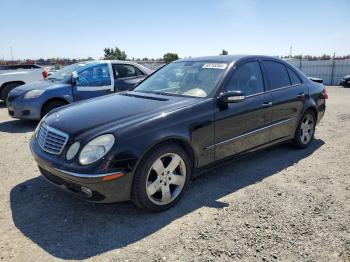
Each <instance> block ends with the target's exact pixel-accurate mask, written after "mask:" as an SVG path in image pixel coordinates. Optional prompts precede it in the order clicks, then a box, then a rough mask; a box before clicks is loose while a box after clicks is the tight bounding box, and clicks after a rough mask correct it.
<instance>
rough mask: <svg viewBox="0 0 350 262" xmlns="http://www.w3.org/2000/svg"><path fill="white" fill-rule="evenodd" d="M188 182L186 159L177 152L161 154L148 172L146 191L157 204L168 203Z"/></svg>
mask: <svg viewBox="0 0 350 262" xmlns="http://www.w3.org/2000/svg"><path fill="white" fill-rule="evenodd" d="M185 182H186V165H185V161H184V160H183V159H182V158H181V157H180V156H179V155H178V154H175V153H168V154H164V155H162V156H160V157H159V158H157V160H156V161H155V162H154V163H153V164H152V166H151V168H150V170H149V171H148V174H147V179H146V192H147V196H148V198H149V199H150V200H151V201H152V202H153V203H154V204H156V205H166V204H169V203H171V202H172V201H174V200H175V199H176V198H177V197H178V196H179V195H180V193H181V191H182V190H183V188H184V185H185Z"/></svg>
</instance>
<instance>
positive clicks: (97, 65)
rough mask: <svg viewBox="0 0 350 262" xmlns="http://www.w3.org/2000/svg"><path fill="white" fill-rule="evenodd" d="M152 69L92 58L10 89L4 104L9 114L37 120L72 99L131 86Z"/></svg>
mask: <svg viewBox="0 0 350 262" xmlns="http://www.w3.org/2000/svg"><path fill="white" fill-rule="evenodd" d="M151 72H152V70H150V69H148V68H146V67H144V66H142V65H139V64H136V63H132V62H128V61H107V60H101V61H92V62H84V63H76V64H73V65H69V66H67V67H64V68H63V69H62V70H60V71H58V72H56V73H55V74H52V75H51V76H50V77H48V78H46V79H45V80H42V81H37V82H33V83H30V84H26V85H22V86H19V87H17V88H15V89H13V90H12V91H11V92H10V93H9V95H8V98H7V101H6V104H7V107H8V112H9V115H10V116H12V117H14V118H19V119H31V120H39V119H41V118H42V117H43V116H45V115H46V114H47V113H48V112H49V111H51V110H52V109H54V108H57V107H61V106H64V105H66V104H70V103H73V102H77V101H81V100H85V99H89V98H93V97H97V96H101V95H107V94H111V93H115V92H121V91H127V90H132V89H134V88H135V86H136V85H137V84H138V83H140V82H141V81H142V80H143V79H145V78H146V76H147V75H149V74H150V73H151Z"/></svg>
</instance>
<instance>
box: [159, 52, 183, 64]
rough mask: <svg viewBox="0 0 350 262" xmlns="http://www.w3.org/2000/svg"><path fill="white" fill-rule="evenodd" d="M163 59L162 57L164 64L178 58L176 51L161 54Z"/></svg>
mask: <svg viewBox="0 0 350 262" xmlns="http://www.w3.org/2000/svg"><path fill="white" fill-rule="evenodd" d="M163 59H164V62H165V63H166V64H169V63H171V62H172V61H175V60H177V59H179V56H178V55H177V54H176V53H166V54H165V55H164V56H163Z"/></svg>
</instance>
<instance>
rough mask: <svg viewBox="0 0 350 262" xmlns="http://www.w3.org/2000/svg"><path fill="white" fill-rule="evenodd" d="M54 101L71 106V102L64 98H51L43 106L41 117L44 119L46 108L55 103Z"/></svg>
mask: <svg viewBox="0 0 350 262" xmlns="http://www.w3.org/2000/svg"><path fill="white" fill-rule="evenodd" d="M54 101H60V102H63V103H65V104H66V105H67V104H69V101H68V100H67V99H65V98H63V97H51V98H49V99H47V100H46V101H45V102H44V103H43V104H42V106H41V109H40V115H41V116H42V117H43V115H42V114H43V109H44V108H45V106H47V105H48V104H49V103H51V102H54Z"/></svg>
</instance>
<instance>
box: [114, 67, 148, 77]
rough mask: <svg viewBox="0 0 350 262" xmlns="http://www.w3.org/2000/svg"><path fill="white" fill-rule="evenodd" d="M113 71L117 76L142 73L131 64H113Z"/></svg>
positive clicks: (131, 75)
mask: <svg viewBox="0 0 350 262" xmlns="http://www.w3.org/2000/svg"><path fill="white" fill-rule="evenodd" d="M113 69H114V73H115V75H116V76H117V77H118V78H124V77H133V76H140V75H143V73H142V72H141V70H140V69H138V68H136V67H135V66H133V65H122V64H119V65H113Z"/></svg>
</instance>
